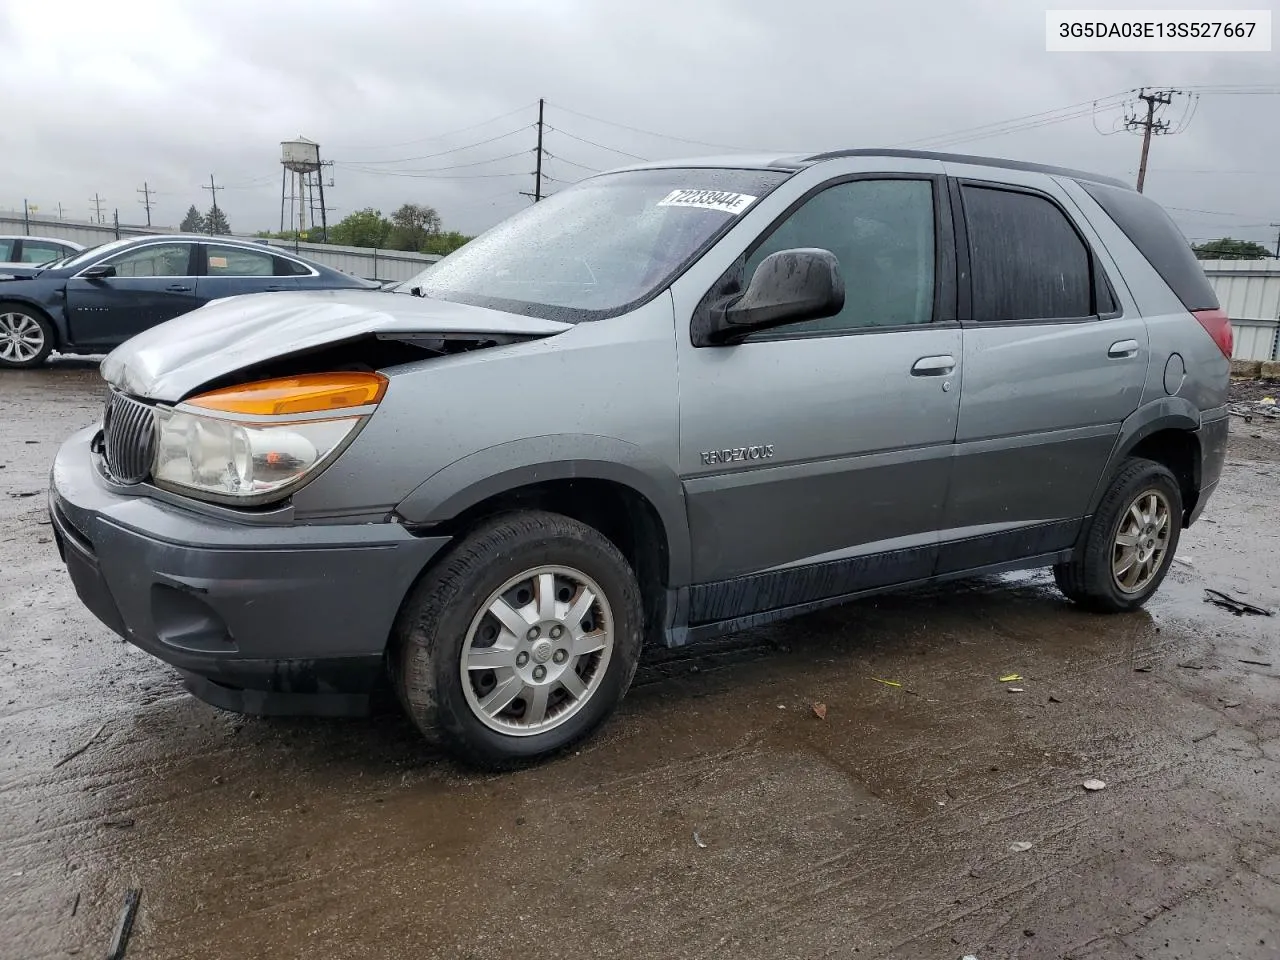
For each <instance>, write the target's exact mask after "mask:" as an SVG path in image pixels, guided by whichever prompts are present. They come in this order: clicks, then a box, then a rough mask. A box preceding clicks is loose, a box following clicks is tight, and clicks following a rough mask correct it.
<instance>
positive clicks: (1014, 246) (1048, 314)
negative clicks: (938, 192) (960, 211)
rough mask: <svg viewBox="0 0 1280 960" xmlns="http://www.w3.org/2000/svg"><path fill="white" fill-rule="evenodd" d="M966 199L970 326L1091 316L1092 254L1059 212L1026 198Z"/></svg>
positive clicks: (968, 191) (1004, 193)
mask: <svg viewBox="0 0 1280 960" xmlns="http://www.w3.org/2000/svg"><path fill="white" fill-rule="evenodd" d="M963 193H964V213H965V222H966V225H967V228H968V231H969V259H970V269H971V273H972V277H973V317H974V319H975V320H978V321H999V320H1051V319H1054V320H1066V319H1077V318H1082V317H1088V316H1092V315H1093V313H1094V310H1093V305H1092V304H1093V298H1092V290H1091V273H1092V271H1091V258H1090V254H1089V249H1088V247H1086V246H1085V244H1084V241H1083V240H1081V239H1080V235H1079V234H1078V233H1076V230H1075V228H1074V227H1073V226H1072V225H1071V223H1070V221H1069V220H1067V218H1066V216H1064V215H1063V213H1062V211H1061V210H1059V209H1058V208H1057V207H1056V206H1055V205H1054V204H1052V203H1050V202H1049V201H1048V200H1046V199H1044V198H1043V197H1038V196H1035V195H1034V194H1029V193H1017V192H1014V191H1011V190H998V189H990V188H986V187H974V186H965V187H964V188H963ZM1104 286H1105V284H1104Z"/></svg>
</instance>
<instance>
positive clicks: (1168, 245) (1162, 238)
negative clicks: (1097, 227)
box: [1076, 180, 1218, 311]
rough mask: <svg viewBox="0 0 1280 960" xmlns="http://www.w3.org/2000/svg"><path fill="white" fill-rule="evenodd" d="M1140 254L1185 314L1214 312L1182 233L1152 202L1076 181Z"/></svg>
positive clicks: (1128, 192)
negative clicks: (1165, 284)
mask: <svg viewBox="0 0 1280 960" xmlns="http://www.w3.org/2000/svg"><path fill="white" fill-rule="evenodd" d="M1076 182H1077V183H1079V184H1080V186H1081V187H1083V188H1084V190H1085V192H1086V193H1088V194H1089V196H1091V197H1093V199H1094V200H1096V201H1098V206H1100V207H1102V209H1103V210H1104V211H1106V214H1107V216H1109V217H1110V218H1111V219H1112V220H1114V221H1115V223H1116V226H1117V227H1119V228H1120V229H1121V230H1122V231H1124V235H1125V236H1126V237H1128V238H1129V240H1130V241H1131V242H1132V243H1133V245H1134V246H1135V247H1137V248H1138V249H1139V250H1140V251H1142V255H1143V256H1144V257H1146V258H1147V262H1148V263H1150V264H1151V266H1153V267H1154V268H1155V270H1156V273H1158V274H1160V276H1161V278H1162V279H1163V280H1164V282H1165V283H1167V284H1168V285H1169V289H1170V290H1172V291H1173V292H1174V293H1175V294H1176V295H1177V297H1178V299H1179V300H1181V301H1182V305H1183V306H1184V307H1186V308H1187V309H1188V310H1191V311H1194V310H1216V309H1217V308H1218V297H1217V294H1215V293H1214V292H1213V287H1211V286H1210V285H1209V281H1208V280H1207V279H1206V278H1205V275H1204V270H1203V269H1202V268H1201V266H1200V261H1198V260H1197V259H1196V255H1195V254H1194V253H1192V251H1191V245H1190V244H1189V243H1187V239H1186V237H1184V236H1183V235H1182V231H1181V230H1179V229H1178V227H1177V225H1176V224H1175V223H1174V222H1173V220H1172V219H1170V217H1169V215H1168V214H1167V213H1165V212H1164V210H1162V209H1161V208H1160V205H1159V204H1158V203H1156V202H1155V201H1154V200H1148V199H1147V198H1146V197H1144V196H1143V195H1142V194H1140V193H1138V192H1136V191H1134V190H1126V189H1123V188H1121V187H1108V186H1106V185H1104V184H1101V183H1090V182H1089V181H1087V180H1078V181H1076Z"/></svg>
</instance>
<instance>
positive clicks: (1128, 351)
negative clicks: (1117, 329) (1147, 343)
mask: <svg viewBox="0 0 1280 960" xmlns="http://www.w3.org/2000/svg"><path fill="white" fill-rule="evenodd" d="M1137 355H1138V341H1137V340H1117V341H1116V342H1115V343H1113V344H1112V345H1111V346H1110V347H1108V348H1107V356H1108V357H1110V358H1111V359H1112V360H1127V359H1129V358H1130V357H1136V356H1137Z"/></svg>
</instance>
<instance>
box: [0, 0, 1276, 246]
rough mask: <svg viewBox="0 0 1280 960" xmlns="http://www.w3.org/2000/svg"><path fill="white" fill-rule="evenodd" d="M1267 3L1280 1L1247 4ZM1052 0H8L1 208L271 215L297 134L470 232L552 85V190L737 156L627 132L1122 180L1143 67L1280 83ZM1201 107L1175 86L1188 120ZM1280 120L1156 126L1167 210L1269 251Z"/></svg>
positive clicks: (1220, 113) (1236, 104) (377, 200)
mask: <svg viewBox="0 0 1280 960" xmlns="http://www.w3.org/2000/svg"><path fill="white" fill-rule="evenodd" d="M1249 5H1252V6H1254V7H1264V6H1265V7H1272V6H1274V0H1270V2H1268V3H1261V2H1258V0H1253V2H1252V4H1249V3H1244V2H1240V3H1236V4H1232V5H1231V6H1236V7H1238V6H1249ZM1053 6H1055V7H1066V6H1068V5H1067V4H1062V3H1058V4H1054V5H1053ZM1079 6H1088V7H1094V8H1097V7H1116V8H1120V7H1127V6H1129V5H1128V4H1123V3H1121V4H1108V3H1107V2H1106V0H1094V2H1092V3H1088V4H1080V5H1079ZM1182 6H1199V7H1201V8H1203V7H1211V6H1214V4H1213V3H1212V0H1201V2H1200V3H1199V4H1182ZM1222 6H1223V7H1224V8H1225V7H1226V6H1227V5H1222ZM1044 9H1045V5H1042V4H1035V3H1027V2H1025V0H1017V2H1015V0H928V2H909V0H891V2H889V0H886V2H883V3H874V4H873V3H866V2H856V0H788V2H784V3H779V2H777V0H644V2H640V3H637V2H634V0H625V2H624V0H450V2H447V3H446V2H438V0H418V2H411V0H342V2H338V0H304V2H294V0H271V2H267V0H218V2H217V3H212V4H211V3H195V2H180V0H167V2H144V0H129V2H115V3H103V2H101V0H96V2H92V3H89V2H82V0H58V2H56V3H52V2H50V3H39V2H18V0H0V63H3V64H4V75H5V83H4V84H3V86H2V87H0V118H3V130H4V133H3V137H2V138H0V142H2V143H3V149H0V208H8V209H14V208H17V209H21V207H22V201H23V199H24V198H27V199H29V200H30V201H31V202H32V203H35V204H38V205H39V207H40V211H41V213H48V212H52V211H56V210H57V207H58V204H59V203H61V204H62V205H63V211H64V215H65V216H67V217H71V218H80V219H83V218H86V217H87V216H88V212H89V209H90V206H91V205H90V203H89V198H90V197H92V196H93V194H94V193H95V191H96V192H97V193H98V194H100V195H101V196H102V197H104V198H105V206H104V209H105V210H107V211H108V216H109V212H110V210H111V209H113V208H117V207H118V208H119V210H120V218H121V221H122V222H134V223H141V222H143V221H142V218H143V211H142V208H141V206H140V204H139V203H138V201H139V200H140V199H141V197H140V195H139V194H138V193H136V192H135V191H136V190H138V189H140V188H141V187H142V185H143V182H144V181H146V182H147V183H148V184H149V185H150V186H151V188H152V189H154V190H155V191H156V196H155V200H154V208H153V213H152V216H153V221H154V222H155V223H157V224H162V225H171V224H176V223H177V222H178V221H179V220H180V219H181V217H182V215H183V213H184V212H185V211H186V209H187V207H188V205H189V204H192V203H195V204H197V205H198V206H200V207H201V208H202V209H203V208H207V207H208V206H209V199H210V198H209V191H208V190H206V189H202V188H201V185H202V183H203V184H207V183H208V182H209V176H210V174H212V175H213V176H214V177H215V180H216V182H217V183H218V184H220V185H225V187H226V189H225V191H224V192H220V194H219V203H220V205H221V206H222V207H223V208H224V209H225V210H226V212H227V214H228V216H229V219H230V221H231V224H232V227H233V229H235V230H236V231H237V232H250V231H253V230H257V229H277V228H278V227H279V219H280V166H279V156H280V141H281V140H285V139H289V138H292V137H294V136H295V135H298V134H301V135H304V136H307V137H309V138H311V139H313V140H316V141H318V142H319V143H320V145H321V151H322V155H323V156H324V157H325V158H326V159H331V160H333V161H335V166H334V167H333V169H332V176H333V180H334V185H333V186H332V187H331V188H326V189H327V193H326V199H327V201H328V203H329V206H330V207H331V208H332V213H331V214H330V218H331V220H334V219H338V218H341V217H342V216H344V215H346V214H347V213H349V212H351V211H352V210H355V209H358V208H361V207H366V206H373V207H378V208H381V209H382V210H383V211H384V212H389V211H390V210H391V209H393V208H394V207H396V206H397V205H398V204H400V203H402V202H405V201H414V202H419V203H426V204H430V205H433V206H435V207H436V208H437V209H438V210H439V211H440V213H441V214H442V216H443V218H444V221H445V226H446V228H453V229H460V230H463V231H466V232H475V231H478V230H480V229H483V228H485V227H487V226H490V225H491V224H493V223H494V222H496V221H497V220H499V219H501V218H502V217H504V216H506V215H508V214H510V213H512V212H514V211H516V210H518V209H520V208H521V207H522V206H523V205H525V204H527V203H528V202H529V201H527V200H526V199H525V198H523V197H521V196H520V195H519V192H518V191H521V190H530V189H532V185H533V177H532V170H533V146H534V136H535V134H534V128H533V124H534V121H535V120H536V114H537V108H536V103H535V102H536V100H537V98H538V97H545V98H546V100H547V102H548V104H547V114H546V119H547V124H548V125H549V129H548V131H547V133H546V146H547V149H548V150H549V152H550V153H551V154H552V155H553V158H552V159H549V160H548V161H547V162H546V166H545V170H546V172H547V173H548V174H549V176H550V177H552V178H554V179H553V180H552V181H550V182H549V183H548V184H547V186H546V189H547V190H552V191H553V190H557V189H560V188H562V186H563V185H564V184H565V183H567V182H571V181H573V180H575V179H578V178H580V177H582V176H586V175H589V174H590V172H591V169H606V168H609V167H612V166H617V165H620V164H625V163H626V162H628V157H627V156H626V154H633V155H635V156H638V157H644V158H648V159H658V158H666V157H676V156H687V155H695V154H706V153H714V152H723V151H722V150H716V149H712V148H710V147H709V146H704V145H701V144H694V143H685V142H680V141H678V140H674V139H666V138H664V137H663V136H655V135H652V134H650V133H641V132H636V131H635V130H632V129H627V128H636V129H638V130H644V131H654V132H656V133H658V134H663V135H666V137H679V138H686V139H688V140H696V141H705V142H706V143H708V144H716V145H726V146H732V147H741V148H753V149H767V150H784V151H787V152H798V151H807V150H820V149H830V148H835V147H843V146H849V147H852V146H886V145H897V144H903V143H906V142H909V141H924V140H926V138H934V139H933V140H932V142H929V143H926V144H924V145H929V146H932V145H933V144H934V143H939V144H941V146H942V147H943V148H945V149H949V150H955V151H960V152H971V153H979V154H987V155H992V156H1003V157H1016V158H1023V159H1030V160H1038V161H1043V162H1052V163H1058V164H1063V165H1071V166H1079V167H1084V168H1088V169H1092V170H1097V171H1100V172H1104V173H1109V174H1113V175H1115V176H1119V177H1123V178H1126V179H1131V178H1132V177H1133V176H1134V174H1135V173H1136V170H1137V164H1138V153H1139V147H1140V140H1139V139H1138V138H1137V137H1135V136H1132V135H1130V134H1128V133H1123V132H1121V133H1119V134H1116V135H1112V136H1104V135H1103V133H1110V132H1111V131H1112V129H1113V127H1114V125H1115V123H1116V121H1117V120H1118V118H1119V117H1120V116H1121V114H1122V112H1123V111H1122V108H1121V107H1120V106H1119V105H1117V104H1116V102H1115V101H1114V100H1109V99H1106V98H1110V97H1112V96H1113V95H1115V94H1118V93H1120V92H1122V91H1124V90H1126V89H1128V88H1133V87H1137V86H1140V85H1169V86H1194V85H1202V86H1203V85H1210V84H1212V85H1218V84H1274V85H1275V86H1274V87H1273V89H1275V90H1277V91H1280V60H1278V59H1277V57H1278V55H1277V54H1275V53H1241V54H1135V53H1118V54H1079V53H1047V52H1045V49H1044V47H1045V28H1044ZM1277 19H1278V20H1280V18H1277ZM1094 99H1099V100H1103V101H1104V106H1106V107H1109V109H1102V110H1100V111H1099V112H1098V113H1097V114H1096V115H1084V116H1078V117H1076V118H1074V119H1070V120H1066V121H1063V122H1056V123H1047V124H1044V125H1042V126H1038V127H1032V128H1028V129H1022V130H1015V131H1012V132H1008V133H1004V134H1002V135H1000V136H994V137H987V138H984V139H974V140H967V141H965V142H954V141H957V140H959V139H960V138H961V135H959V134H957V135H956V136H954V137H951V138H943V137H941V135H943V134H948V133H951V132H952V131H958V130H965V129H967V128H972V127H976V126H978V125H982V124H991V123H996V122H999V121H1004V120H1008V119H1011V118H1017V117H1022V116H1025V115H1028V114H1035V113H1038V112H1041V111H1052V110H1056V109H1057V108H1061V107H1066V106H1068V105H1071V104H1077V103H1082V102H1084V103H1087V102H1089V101H1092V100H1094ZM1187 106H1189V103H1188V101H1187V100H1186V99H1183V98H1179V99H1178V100H1177V101H1176V102H1175V104H1174V106H1173V107H1172V108H1170V111H1169V119H1170V120H1173V121H1177V120H1178V119H1179V118H1180V117H1182V116H1183V113H1184V108H1185V107H1187ZM570 111H574V112H570ZM584 114H585V115H586V116H583V115H584ZM1054 117H1055V115H1053V114H1050V115H1049V117H1048V119H1054ZM590 118H603V119H604V120H607V121H611V122H612V123H615V124H623V125H625V126H614V125H611V124H610V123H605V122H601V120H598V119H590ZM1277 121H1280V95H1248V96H1244V95H1222V94H1216V95H1211V94H1207V93H1206V94H1205V95H1204V96H1202V97H1201V98H1200V101H1199V103H1198V104H1197V109H1196V112H1195V113H1194V116H1192V117H1191V119H1190V123H1189V124H1188V125H1187V126H1186V130H1185V132H1183V133H1181V134H1179V135H1177V136H1166V137H1161V138H1159V139H1157V140H1156V141H1155V142H1154V143H1153V145H1152V159H1151V165H1150V171H1149V173H1148V181H1147V190H1148V193H1149V194H1150V195H1151V196H1153V197H1155V198H1156V199H1158V200H1160V201H1161V202H1162V203H1164V204H1165V205H1166V206H1169V207H1176V208H1185V210H1178V209H1175V210H1173V211H1172V212H1173V214H1174V216H1175V218H1176V219H1177V220H1178V222H1179V223H1180V225H1181V226H1182V228H1183V230H1184V232H1186V233H1187V235H1188V236H1190V237H1192V238H1205V237H1215V236H1222V235H1224V234H1230V235H1232V236H1236V237H1247V238H1250V239H1257V240H1262V241H1265V242H1267V243H1268V245H1272V244H1274V242H1275V230H1273V229H1272V228H1271V227H1269V226H1267V224H1269V223H1270V222H1272V221H1280V164H1277V162H1276V158H1277V157H1280V122H1277ZM463 128H469V129H463ZM454 131H459V132H454ZM1099 131H1102V132H1099ZM575 138H576V139H575ZM481 141H489V142H481ZM586 141H592V142H586ZM614 151H623V153H619V152H614ZM513 155H514V156H513ZM390 161H399V162H390ZM407 174H413V175H407ZM1191 210H1194V211H1213V212H1212V213H1205V212H1186V211H1191Z"/></svg>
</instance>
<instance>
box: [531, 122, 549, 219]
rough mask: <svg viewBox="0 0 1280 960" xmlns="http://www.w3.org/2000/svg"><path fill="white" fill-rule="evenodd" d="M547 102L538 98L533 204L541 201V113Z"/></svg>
mask: <svg viewBox="0 0 1280 960" xmlns="http://www.w3.org/2000/svg"><path fill="white" fill-rule="evenodd" d="M546 104H547V101H546V100H543V99H542V98H541V97H539V98H538V164H537V168H536V169H535V170H534V171H533V202H534V203H537V202H538V201H539V200H541V199H542V111H543V109H544V108H545V107H546Z"/></svg>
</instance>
